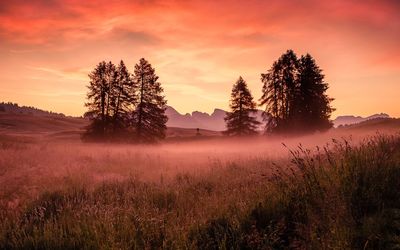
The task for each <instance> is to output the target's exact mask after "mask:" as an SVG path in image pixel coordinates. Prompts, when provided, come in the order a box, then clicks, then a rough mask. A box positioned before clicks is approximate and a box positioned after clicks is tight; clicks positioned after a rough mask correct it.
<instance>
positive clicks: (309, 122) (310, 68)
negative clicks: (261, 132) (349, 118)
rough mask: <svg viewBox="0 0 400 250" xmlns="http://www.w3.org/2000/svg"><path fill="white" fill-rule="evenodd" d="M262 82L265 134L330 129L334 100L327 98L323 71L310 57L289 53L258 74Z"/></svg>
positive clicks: (326, 85) (261, 99)
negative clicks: (298, 56) (264, 71)
mask: <svg viewBox="0 0 400 250" xmlns="http://www.w3.org/2000/svg"><path fill="white" fill-rule="evenodd" d="M261 81H262V83H263V88H262V97H261V98H260V106H264V105H265V115H264V119H265V120H266V132H273V133H294V132H295V133H298V132H312V131H315V130H324V129H327V128H330V127H331V126H332V124H331V122H330V121H329V118H330V114H331V113H332V112H333V110H334V109H333V108H332V107H331V106H330V102H331V101H332V100H333V99H331V98H329V97H328V95H327V94H326V90H327V89H328V84H327V83H325V82H324V75H323V74H322V70H321V69H319V67H318V66H317V65H316V63H315V60H314V59H313V58H312V57H311V56H310V55H309V54H307V55H306V56H302V57H301V58H300V59H297V56H296V54H295V53H294V52H293V51H292V50H288V51H287V52H286V53H285V54H283V55H282V56H281V57H280V58H279V59H278V60H277V61H276V62H274V63H273V65H272V67H271V69H269V70H268V72H267V73H266V74H261Z"/></svg>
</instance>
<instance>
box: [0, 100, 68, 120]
mask: <svg viewBox="0 0 400 250" xmlns="http://www.w3.org/2000/svg"><path fill="white" fill-rule="evenodd" d="M0 112H6V113H13V114H27V115H38V116H46V115H51V116H60V117H65V115H64V114H63V113H56V112H52V111H46V110H42V109H38V108H35V107H32V106H19V105H18V103H13V102H0Z"/></svg>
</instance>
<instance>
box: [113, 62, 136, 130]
mask: <svg viewBox="0 0 400 250" xmlns="http://www.w3.org/2000/svg"><path fill="white" fill-rule="evenodd" d="M116 70H117V79H116V85H115V86H114V90H113V105H112V107H113V117H112V120H113V126H114V132H117V131H118V130H125V129H126V128H127V127H128V126H129V116H130V115H131V113H132V111H134V109H135V106H136V104H137V93H136V92H135V86H134V82H133V79H132V77H131V74H130V73H129V72H128V69H127V68H126V66H125V63H124V61H122V60H121V61H120V63H119V65H118V67H117V69H116Z"/></svg>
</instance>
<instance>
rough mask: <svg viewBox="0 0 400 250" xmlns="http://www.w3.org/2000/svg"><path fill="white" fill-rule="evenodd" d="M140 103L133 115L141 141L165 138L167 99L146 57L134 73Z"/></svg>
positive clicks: (141, 60) (137, 65)
mask: <svg viewBox="0 0 400 250" xmlns="http://www.w3.org/2000/svg"><path fill="white" fill-rule="evenodd" d="M133 81H134V87H135V89H136V93H137V98H138V100H137V101H138V104H137V106H136V110H135V112H134V116H133V123H134V127H135V130H136V137H137V140H138V141H139V142H146V143H147V142H156V141H158V140H160V139H164V138H165V133H166V129H167V126H166V123H167V121H168V118H167V116H166V115H165V110H166V104H167V102H166V100H165V98H164V95H163V88H162V87H161V84H160V82H159V81H158V76H157V75H156V74H155V70H154V68H153V67H152V66H151V64H150V63H149V62H147V61H146V60H145V59H144V58H142V59H140V61H139V63H138V64H136V65H135V70H134V74H133Z"/></svg>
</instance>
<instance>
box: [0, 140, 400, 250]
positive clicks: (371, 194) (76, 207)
mask: <svg viewBox="0 0 400 250" xmlns="http://www.w3.org/2000/svg"><path fill="white" fill-rule="evenodd" d="M3 146H4V147H10V146H9V145H3ZM288 150H290V149H288ZM290 152H291V155H292V159H291V161H289V160H288V161H285V160H280V161H278V162H276V164H274V163H272V162H270V161H269V160H262V159H252V160H251V159H249V160H247V161H244V160H243V161H237V162H229V161H228V162H225V163H222V164H223V165H224V167H221V166H219V165H218V164H221V163H215V164H216V165H215V166H213V168H214V170H212V171H211V172H210V173H207V174H204V175H197V176H196V175H190V174H177V175H176V176H175V177H174V178H172V179H170V180H165V181H163V180H160V181H157V182H156V181H154V182H152V181H141V180H139V179H138V178H136V177H135V176H131V177H128V178H125V179H123V180H120V181H117V180H113V181H103V182H100V183H97V184H93V185H86V184H85V183H84V182H80V184H79V183H77V182H75V183H73V185H70V186H65V187H63V188H60V189H58V190H53V191H48V192H44V193H42V194H41V195H40V196H39V198H37V199H31V200H29V201H27V202H26V204H24V205H22V206H21V207H19V208H18V209H9V207H7V206H2V210H1V212H0V213H1V214H0V216H1V217H0V248H1V249H35V248H36V249H73V248H86V249H116V248H117V249H119V248H121V249H128V248H133V249H143V248H146V249H160V248H165V249H193V248H198V249H286V248H311V249H390V248H398V247H400V238H399V232H400V192H399V190H400V182H399V179H400V137H399V136H375V137H372V138H370V139H367V140H365V141H364V142H362V143H360V144H356V145H352V143H350V142H347V141H345V140H343V141H335V140H334V141H333V142H332V143H331V144H330V146H328V147H326V148H317V149H316V150H315V151H309V150H306V149H303V148H302V147H298V148H297V149H296V150H291V151H290ZM218 166H219V167H218ZM271 168H274V170H273V172H271V173H269V172H268V171H269V169H271ZM267 169H268V170H267Z"/></svg>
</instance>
